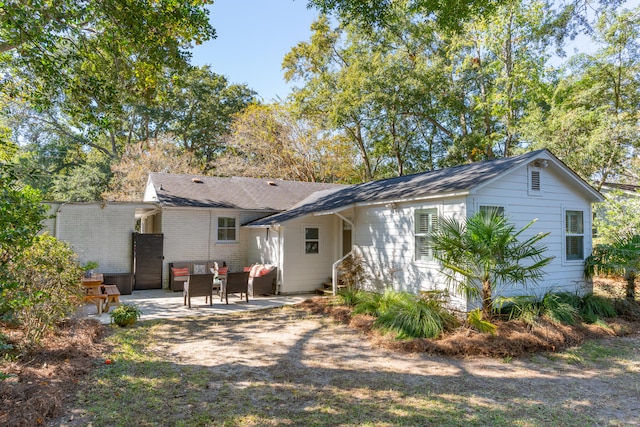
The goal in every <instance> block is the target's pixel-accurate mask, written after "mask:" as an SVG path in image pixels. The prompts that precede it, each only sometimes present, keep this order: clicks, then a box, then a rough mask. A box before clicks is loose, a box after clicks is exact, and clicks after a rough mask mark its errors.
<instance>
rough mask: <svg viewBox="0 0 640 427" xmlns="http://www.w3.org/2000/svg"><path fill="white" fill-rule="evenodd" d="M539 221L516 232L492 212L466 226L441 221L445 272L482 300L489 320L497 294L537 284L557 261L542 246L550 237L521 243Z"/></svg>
mask: <svg viewBox="0 0 640 427" xmlns="http://www.w3.org/2000/svg"><path fill="white" fill-rule="evenodd" d="M534 222H535V220H534V221H531V222H530V223H528V224H527V225H526V226H525V227H524V228H522V229H521V230H518V231H516V229H515V227H514V226H513V225H512V224H510V223H509V221H508V220H507V218H505V217H504V215H502V214H501V213H500V212H498V211H496V210H488V211H481V212H478V213H477V214H476V215H474V216H472V217H470V218H467V219H466V220H465V221H462V222H460V221H457V220H456V219H454V218H441V219H440V221H439V224H438V227H436V230H434V232H433V233H432V234H431V237H432V239H433V245H434V249H435V257H436V259H438V260H439V261H440V262H441V263H442V269H441V271H442V272H443V273H444V274H445V275H446V276H447V279H448V281H449V283H450V285H453V287H454V288H456V290H458V291H459V292H461V293H463V294H464V295H465V296H466V297H467V298H469V299H472V298H473V299H478V298H479V299H480V300H481V301H482V314H483V317H485V318H490V317H491V316H492V314H493V294H494V293H495V291H496V290H499V289H502V288H504V287H506V286H510V285H513V284H522V285H523V286H524V285H526V284H527V282H533V283H535V282H537V281H538V280H540V279H541V278H542V277H543V275H544V267H545V266H546V265H547V264H549V263H550V262H551V260H552V259H553V257H545V256H544V252H545V251H546V249H547V248H546V246H543V245H540V244H539V242H540V240H542V239H543V238H544V237H546V236H547V235H548V234H549V233H538V234H535V235H533V236H531V237H528V238H525V239H524V240H522V241H520V240H518V239H519V238H520V237H522V236H523V233H524V232H525V230H527V229H528V228H529V227H531V225H533V223H534Z"/></svg>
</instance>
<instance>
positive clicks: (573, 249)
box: [565, 210, 584, 260]
mask: <svg viewBox="0 0 640 427" xmlns="http://www.w3.org/2000/svg"><path fill="white" fill-rule="evenodd" d="M565 225H566V227H565V246H566V248H565V250H566V256H567V260H581V259H584V217H583V213H582V211H569V210H568V211H566V212H565Z"/></svg>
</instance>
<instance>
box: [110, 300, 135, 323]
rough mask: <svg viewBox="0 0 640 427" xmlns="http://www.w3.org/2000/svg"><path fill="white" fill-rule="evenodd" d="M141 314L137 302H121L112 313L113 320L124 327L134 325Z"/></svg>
mask: <svg viewBox="0 0 640 427" xmlns="http://www.w3.org/2000/svg"><path fill="white" fill-rule="evenodd" d="M141 315H142V312H141V311H140V309H139V308H138V307H137V306H136V305H135V304H120V305H119V306H118V307H116V308H115V309H114V310H113V311H112V312H111V314H110V316H111V322H113V323H115V324H116V325H118V326H122V327H124V326H128V325H133V324H134V323H136V322H137V321H138V319H140V316H141Z"/></svg>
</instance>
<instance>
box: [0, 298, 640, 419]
mask: <svg viewBox="0 0 640 427" xmlns="http://www.w3.org/2000/svg"><path fill="white" fill-rule="evenodd" d="M636 310H637V307H635V306H631V307H629V311H628V313H629V314H628V315H626V316H625V317H623V318H613V319H607V322H608V323H607V326H606V327H603V326H599V325H597V324H595V325H582V326H567V325H557V324H554V323H552V322H541V323H539V324H537V325H535V326H532V325H529V324H526V323H524V322H497V326H498V328H497V330H496V334H495V335H489V334H480V333H478V332H475V331H472V330H470V329H467V328H458V329H456V330H454V331H453V333H449V334H445V335H444V336H442V337H441V338H439V339H413V340H397V339H394V338H392V337H389V336H384V335H382V334H380V333H379V332H377V331H375V330H374V328H373V323H374V322H375V317H373V316H371V315H368V314H355V315H354V314H353V313H352V312H351V309H349V308H346V307H339V306H333V305H331V304H329V299H326V298H316V299H313V300H310V301H307V302H306V303H305V304H303V305H302V306H300V307H296V308H286V309H277V310H268V311H263V312H252V313H245V314H238V315H233V316H214V317H210V318H198V319H195V318H193V319H188V318H187V319H176V320H171V321H154V322H142V323H139V324H138V325H136V326H134V327H132V328H117V327H110V326H107V327H104V326H102V325H99V324H97V323H96V322H91V321H81V322H79V323H78V322H69V323H68V324H66V325H65V327H64V328H63V329H62V330H61V332H60V333H58V334H56V335H52V336H50V337H48V338H47V340H46V342H47V346H46V347H45V348H43V349H41V350H39V351H37V352H35V353H30V354H25V355H14V356H12V357H6V358H5V359H4V360H2V361H0V371H1V372H4V373H7V374H9V375H10V377H9V378H8V379H6V380H4V381H2V382H0V398H1V399H2V405H0V425H7V426H34V425H36V426H37V425H50V426H67V427H79V426H86V425H94V426H129V425H138V426H165V425H173V426H283V425H291V426H293V425H304V426H328V425H343V426H415V425H447V426H469V425H470V426H474V425H477V426H484V425H494V426H556V425H565V426H580V427H582V426H584V425H610V426H623V425H629V424H630V423H633V422H635V421H634V420H636V418H635V417H636V416H637V412H636V410H637V408H635V403H636V401H637V396H638V393H640V354H639V353H638V351H637V349H638V347H639V346H640V336H639V335H638V325H639V321H638V317H637V316H635V315H634V313H636ZM0 332H2V333H3V334H5V335H6V336H7V337H8V339H9V341H10V339H11V337H12V335H13V334H16V333H19V332H17V331H14V330H2V331H0ZM616 335H626V337H623V338H620V337H617V336H616ZM102 337H104V339H102ZM445 356H446V357H445ZM484 356H490V358H485V357H484ZM107 360H108V361H109V362H110V363H108V364H107V363H106V361H107Z"/></svg>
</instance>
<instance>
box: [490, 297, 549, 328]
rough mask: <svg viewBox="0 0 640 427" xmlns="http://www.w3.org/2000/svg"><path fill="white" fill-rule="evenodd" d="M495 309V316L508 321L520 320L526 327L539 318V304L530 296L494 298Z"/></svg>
mask: <svg viewBox="0 0 640 427" xmlns="http://www.w3.org/2000/svg"><path fill="white" fill-rule="evenodd" d="M495 307H496V312H497V314H499V315H501V316H504V317H507V319H508V320H514V319H517V320H522V321H523V322H525V323H526V324H528V325H533V324H535V323H536V320H537V319H538V317H540V302H539V301H538V299H537V298H536V297H534V296H532V295H519V296H514V297H500V298H496V302H495Z"/></svg>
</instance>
